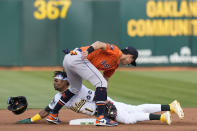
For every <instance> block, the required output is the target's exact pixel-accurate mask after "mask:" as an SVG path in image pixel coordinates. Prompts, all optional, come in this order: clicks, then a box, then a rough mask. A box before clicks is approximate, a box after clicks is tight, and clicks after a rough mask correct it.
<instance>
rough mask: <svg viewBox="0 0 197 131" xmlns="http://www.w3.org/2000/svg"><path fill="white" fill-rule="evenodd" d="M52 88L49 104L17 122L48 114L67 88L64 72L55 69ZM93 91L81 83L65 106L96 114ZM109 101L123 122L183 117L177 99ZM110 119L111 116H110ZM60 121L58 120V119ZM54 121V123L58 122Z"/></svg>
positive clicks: (31, 121) (33, 120)
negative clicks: (137, 102) (166, 102)
mask: <svg viewBox="0 0 197 131" xmlns="http://www.w3.org/2000/svg"><path fill="white" fill-rule="evenodd" d="M54 88H55V90H57V91H59V92H58V93H57V94H56V95H55V96H54V98H53V99H52V101H51V102H50V104H49V105H48V106H47V107H46V108H45V109H43V110H41V111H40V112H39V113H38V114H36V115H35V116H33V117H32V118H27V119H24V120H20V121H18V122H17V123H22V124H30V123H34V122H36V121H38V120H41V119H43V118H45V117H46V116H48V115H49V112H50V111H51V110H53V109H54V107H55V105H56V104H57V103H58V101H59V99H60V98H61V96H62V92H63V91H65V90H67V89H69V80H68V78H67V75H66V73H65V72H61V71H56V72H55V75H54ZM94 97H95V92H94V91H93V90H91V89H88V88H87V87H86V86H84V85H82V87H81V89H80V91H79V93H78V94H76V95H74V96H73V97H72V98H71V99H70V100H69V101H68V102H67V103H66V104H65V107H66V108H68V109H71V110H73V111H74V112H77V113H83V114H87V115H90V116H94V115H96V112H97V109H96V108H97V106H96V103H95V101H94ZM107 100H108V101H110V103H113V106H114V107H115V108H116V109H115V110H112V111H111V112H110V114H112V116H113V117H114V120H115V121H117V122H119V123H124V124H134V123H136V122H139V121H147V120H160V121H161V122H162V123H167V124H169V125H170V124H171V113H176V114H177V115H178V117H179V118H180V119H183V118H184V113H183V110H182V108H181V106H180V103H179V102H178V101H176V100H175V101H173V102H172V103H171V104H169V105H161V104H142V105H137V106H135V105H129V104H125V103H122V102H117V101H114V100H112V99H111V98H110V97H107ZM161 111H166V112H165V113H163V114H161V115H159V114H153V113H155V112H161ZM110 119H111V118H110ZM59 123H60V121H59ZM59 123H56V124H59Z"/></svg>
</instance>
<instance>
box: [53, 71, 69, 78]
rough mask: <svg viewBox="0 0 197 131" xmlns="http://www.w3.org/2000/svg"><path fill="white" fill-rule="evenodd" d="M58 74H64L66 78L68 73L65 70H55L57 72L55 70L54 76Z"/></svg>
mask: <svg viewBox="0 0 197 131" xmlns="http://www.w3.org/2000/svg"><path fill="white" fill-rule="evenodd" d="M56 75H61V76H63V78H66V77H67V74H66V72H64V71H55V72H54V77H55V76H56Z"/></svg>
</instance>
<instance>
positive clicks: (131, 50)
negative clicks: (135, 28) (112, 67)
mask: <svg viewBox="0 0 197 131" xmlns="http://www.w3.org/2000/svg"><path fill="white" fill-rule="evenodd" d="M121 51H122V52H123V53H124V54H131V55H133V58H134V61H133V62H131V63H130V64H131V65H133V66H136V62H135V61H136V59H137V57H138V51H137V50H136V49H135V48H134V47H131V46H128V47H125V48H123V49H121Z"/></svg>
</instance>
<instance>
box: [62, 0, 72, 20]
mask: <svg viewBox="0 0 197 131" xmlns="http://www.w3.org/2000/svg"><path fill="white" fill-rule="evenodd" d="M59 4H60V5H62V6H63V7H62V10H61V13H60V17H61V18H66V16H67V12H68V9H69V7H70V5H71V0H64V1H59Z"/></svg>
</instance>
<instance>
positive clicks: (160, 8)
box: [156, 0, 164, 17]
mask: <svg viewBox="0 0 197 131" xmlns="http://www.w3.org/2000/svg"><path fill="white" fill-rule="evenodd" d="M163 13H164V8H163V2H162V1H161V0H159V1H158V2H157V13H156V14H157V15H156V16H157V17H162V16H163Z"/></svg>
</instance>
